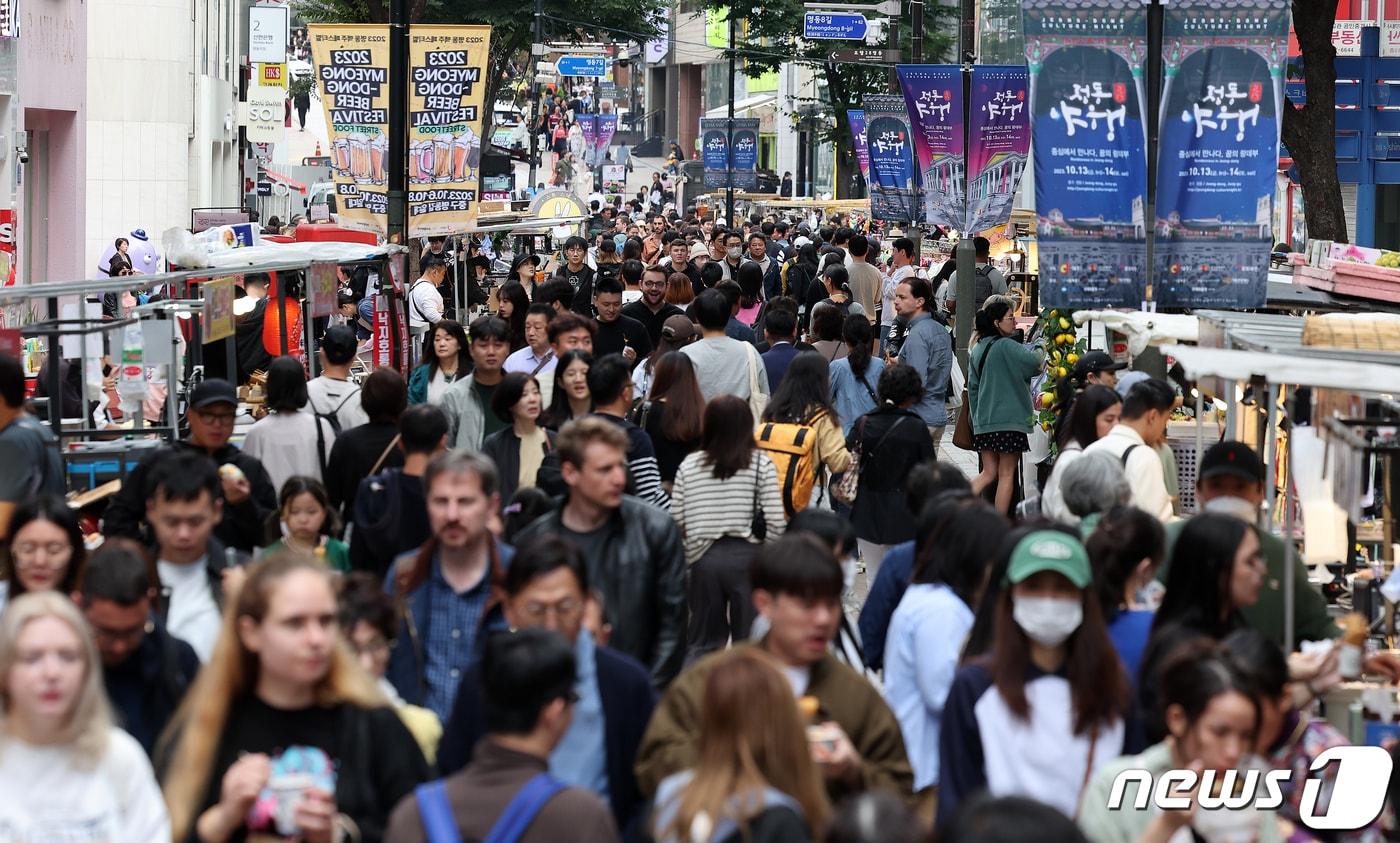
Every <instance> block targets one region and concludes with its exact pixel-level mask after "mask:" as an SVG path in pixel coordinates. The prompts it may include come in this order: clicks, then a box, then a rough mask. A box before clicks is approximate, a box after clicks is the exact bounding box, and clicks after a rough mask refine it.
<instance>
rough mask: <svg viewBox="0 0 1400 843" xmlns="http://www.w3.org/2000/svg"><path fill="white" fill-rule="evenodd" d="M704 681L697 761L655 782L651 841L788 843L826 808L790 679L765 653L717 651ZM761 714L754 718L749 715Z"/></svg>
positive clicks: (806, 836) (806, 833)
mask: <svg viewBox="0 0 1400 843" xmlns="http://www.w3.org/2000/svg"><path fill="white" fill-rule="evenodd" d="M720 658H721V661H720V662H717V663H716V665H715V669H714V670H713V671H711V673H710V676H709V678H708V679H707V680H706V683H705V697H704V701H703V704H702V710H701V715H700V739H699V741H698V745H699V758H698V760H697V761H696V763H695V766H694V767H693V768H692V769H689V770H685V771H683V772H680V773H676V774H675V775H673V776H670V777H668V778H666V779H665V780H664V781H662V782H661V786H660V787H659V788H657V792H656V811H655V814H654V820H653V823H654V826H653V834H654V835H655V839H656V840H657V841H658V843H734V841H744V843H792V842H793V841H808V840H811V839H812V829H814V828H820V827H821V825H822V823H823V822H824V821H825V819H826V815H827V813H829V806H828V805H827V801H826V791H825V790H823V788H822V782H821V776H820V775H819V774H818V772H817V768H816V765H815V764H813V763H812V755H811V750H810V749H809V748H808V745H807V734H806V731H805V730H804V728H803V723H802V716H801V715H800V714H799V712H798V708H797V703H796V701H795V700H794V699H793V697H792V685H791V684H789V682H788V680H787V679H785V678H784V677H783V675H782V674H781V673H779V672H778V668H777V666H776V665H775V664H774V663H773V661H772V659H771V658H770V657H769V656H766V655H764V654H763V653H762V652H760V651H758V650H756V649H753V648H747V647H746V648H743V649H739V650H734V651H733V652H731V653H729V654H727V655H724V656H721V657H720ZM756 711H761V712H763V713H764V716H762V717H755V716H753V713H754V712H756Z"/></svg>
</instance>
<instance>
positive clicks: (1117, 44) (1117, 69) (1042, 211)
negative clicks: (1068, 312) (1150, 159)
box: [1022, 0, 1147, 308]
mask: <svg viewBox="0 0 1400 843" xmlns="http://www.w3.org/2000/svg"><path fill="white" fill-rule="evenodd" d="M1022 8H1023V18H1024V21H1025V25H1024V30H1025V37H1026V64H1027V65H1028V66H1029V68H1030V79H1031V93H1030V98H1031V121H1032V130H1033V133H1034V137H1035V148H1034V155H1035V210H1036V218H1037V222H1036V233H1037V240H1038V244H1039V249H1040V298H1041V304H1042V305H1043V306H1045V307H1075V308H1099V307H1128V308H1137V307H1139V306H1140V305H1141V303H1142V302H1143V300H1144V299H1145V298H1146V290H1147V274H1146V269H1147V208H1146V203H1147V198H1146V197H1147V134H1146V119H1147V118H1146V115H1145V112H1146V105H1145V103H1146V94H1145V85H1146V73H1147V10H1146V8H1145V6H1143V5H1140V4H1137V3H1125V4H1123V5H1121V6H1118V7H1114V8H1111V9H1103V10H1101V11H1096V13H1095V15H1094V16H1092V17H1086V16H1084V15H1083V14H1082V11H1081V10H1080V9H1079V8H1078V4H1074V3H1066V2H1064V0H1027V2H1026V3H1025V4H1024V6H1023V7H1022Z"/></svg>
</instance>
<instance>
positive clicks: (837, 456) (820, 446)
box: [763, 351, 851, 481]
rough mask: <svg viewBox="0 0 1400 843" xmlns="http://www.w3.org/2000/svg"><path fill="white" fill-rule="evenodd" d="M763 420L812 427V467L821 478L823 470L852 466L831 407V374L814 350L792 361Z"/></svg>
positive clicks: (822, 358)
mask: <svg viewBox="0 0 1400 843" xmlns="http://www.w3.org/2000/svg"><path fill="white" fill-rule="evenodd" d="M763 421H765V422H777V423H779V424H800V425H803V426H804V427H810V428H812V429H813V430H812V432H813V436H814V437H815V442H816V445H815V448H814V450H813V452H812V464H813V467H814V469H815V470H816V472H817V478H816V479H817V480H818V481H819V480H820V479H821V472H822V468H823V467H825V469H826V470H827V471H828V472H830V473H831V474H840V473H841V472H843V471H845V470H846V469H847V468H849V467H850V465H851V452H850V451H848V450H846V440H845V438H844V437H843V436H842V435H841V426H840V424H839V423H838V421H837V418H836V409H835V408H834V407H832V406H831V375H830V370H829V369H828V368H827V363H826V358H825V357H822V356H821V355H820V354H818V353H816V352H814V351H804V352H802V353H801V354H799V355H797V356H796V357H794V358H792V363H791V364H789V365H788V370H787V374H785V375H783V382H782V383H780V384H778V389H777V390H776V391H775V392H774V393H773V397H772V398H770V399H769V400H768V406H767V407H765V408H764V410H763Z"/></svg>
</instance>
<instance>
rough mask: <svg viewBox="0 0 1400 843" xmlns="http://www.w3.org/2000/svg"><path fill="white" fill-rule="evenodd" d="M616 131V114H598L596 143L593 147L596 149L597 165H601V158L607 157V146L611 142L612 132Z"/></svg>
mask: <svg viewBox="0 0 1400 843" xmlns="http://www.w3.org/2000/svg"><path fill="white" fill-rule="evenodd" d="M616 131H617V115H616V114H599V115H598V144H597V146H596V147H595V148H596V149H597V150H598V152H597V154H596V160H597V162H598V164H599V165H601V164H602V163H603V160H604V159H605V158H606V157H607V154H608V146H610V145H611V144H612V139H613V134H614V133H615V132H616Z"/></svg>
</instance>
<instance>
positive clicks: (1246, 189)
mask: <svg viewBox="0 0 1400 843" xmlns="http://www.w3.org/2000/svg"><path fill="white" fill-rule="evenodd" d="M1288 11H1289V7H1288V4H1287V3H1286V2H1284V0H1260V2H1256V3H1249V4H1240V3H1236V2H1229V3H1227V2H1225V0H1185V2H1182V3H1177V2H1173V3H1171V4H1169V5H1168V6H1167V12H1166V18H1165V20H1164V22H1163V39H1162V65H1163V67H1162V70H1163V80H1164V82H1163V89H1162V105H1161V109H1162V110H1161V116H1160V120H1161V123H1160V125H1161V133H1160V138H1159V141H1158V147H1157V148H1158V157H1157V208H1156V223H1155V225H1156V229H1155V230H1156V238H1155V246H1154V248H1153V252H1152V265H1153V266H1152V268H1153V272H1152V277H1153V279H1154V284H1153V290H1152V298H1153V300H1154V301H1155V302H1157V304H1158V306H1160V307H1191V308H1205V307H1214V308H1256V307H1263V306H1264V303H1265V300H1266V299H1267V297H1268V296H1267V294H1268V281H1269V253H1270V251H1272V247H1273V243H1274V239H1275V238H1274V232H1273V200H1274V186H1275V180H1276V174H1277V169H1278V166H1277V162H1278V144H1279V130H1280V128H1281V125H1280V123H1281V121H1280V119H1279V118H1280V115H1281V114H1282V110H1281V105H1282V103H1283V70H1284V64H1285V62H1286V60H1287V59H1286V56H1287V53H1288Z"/></svg>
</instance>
